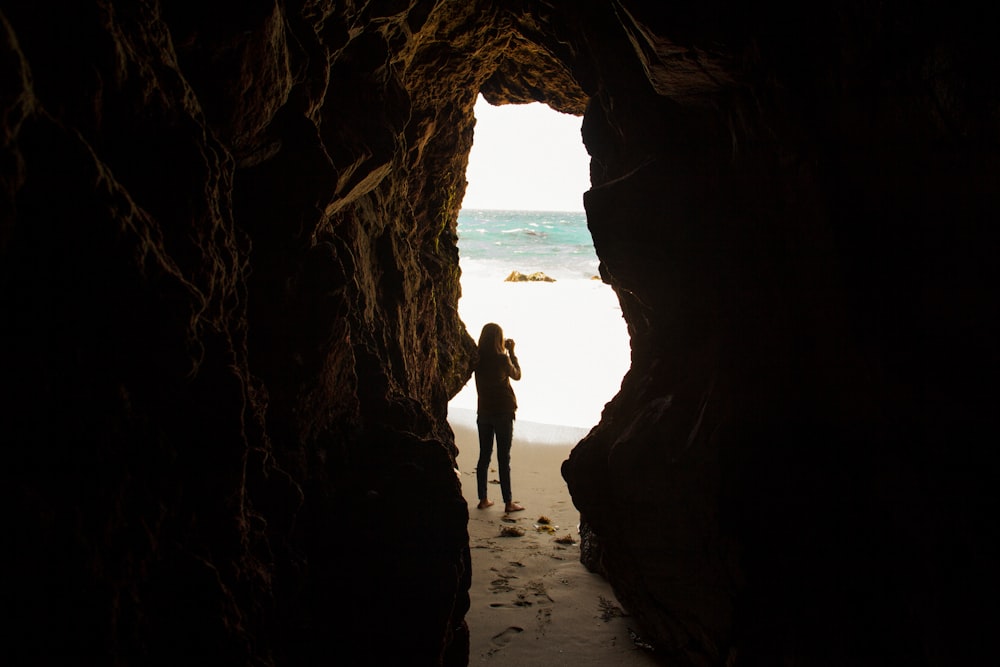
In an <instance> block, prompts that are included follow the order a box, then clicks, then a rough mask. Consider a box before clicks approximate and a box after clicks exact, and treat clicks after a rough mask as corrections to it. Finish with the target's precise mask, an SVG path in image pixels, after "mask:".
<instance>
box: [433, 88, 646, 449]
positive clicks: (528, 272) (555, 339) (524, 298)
mask: <svg viewBox="0 0 1000 667" xmlns="http://www.w3.org/2000/svg"><path fill="white" fill-rule="evenodd" d="M475 114H476V119H477V120H476V130H475V138H474V142H473V147H472V151H471V153H470V156H469V164H468V168H467V171H466V177H467V180H468V187H467V190H466V195H465V199H464V201H463V203H462V209H461V213H460V214H459V218H458V237H459V240H458V245H459V254H460V263H461V269H462V279H461V282H462V293H463V296H462V298H461V299H460V300H459V314H460V316H461V317H462V320H463V322H464V323H465V324H466V326H467V328H468V331H469V333H470V335H472V336H473V338H478V336H479V332H480V330H481V328H482V326H483V324H485V323H486V322H491V321H495V322H497V323H499V324H500V325H501V326H502V327H503V328H504V331H505V335H507V336H509V337H512V338H514V339H515V340H516V341H517V343H518V347H517V350H518V356H519V358H520V360H521V365H522V367H523V369H524V377H523V378H522V380H521V381H520V382H517V383H516V384H515V391H516V393H517V395H518V404H519V411H518V427H517V429H516V430H517V431H518V437H521V438H524V439H527V440H533V441H538V442H556V443H563V442H565V443H569V444H575V443H576V442H577V441H578V440H580V439H581V438H582V437H583V436H584V435H586V432H587V431H588V430H589V429H590V428H591V427H593V426H594V425H595V424H597V423H598V421H599V420H600V415H601V410H602V409H603V406H604V404H605V403H606V402H607V401H609V400H610V399H611V398H612V397H613V396H614V395H615V394H616V393H617V392H618V390H619V388H620V386H621V381H622V377H623V376H624V375H625V373H626V372H627V371H628V369H629V365H630V361H631V359H630V350H629V337H628V331H627V327H626V324H625V321H624V319H623V318H622V313H621V307H620V305H619V303H618V299H617V296H616V295H615V293H614V291H613V290H612V289H611V287H610V286H608V285H606V284H604V283H603V282H602V281H601V280H600V278H599V277H598V258H597V254H596V251H595V249H594V245H593V240H592V238H591V236H590V232H589V230H588V228H587V223H586V214H585V212H584V210H583V193H584V192H585V191H586V190H587V189H588V188H589V187H590V178H589V160H590V158H589V155H588V154H587V152H586V149H585V148H584V146H583V143H582V139H581V136H580V125H581V123H582V119H581V118H579V117H577V116H572V115H569V114H565V113H560V112H557V111H554V110H552V109H551V108H549V107H548V106H547V105H545V104H542V103H533V104H524V105H504V106H492V105H490V104H489V103H488V102H487V101H486V100H485V99H484V98H483V97H482V96H480V97H479V98H478V101H477V104H476V107H475ZM515 272H516V273H520V274H521V275H522V276H531V277H534V278H537V279H536V280H524V281H510V280H507V279H508V278H509V277H510V276H511V275H512V274H514V273H515ZM542 278H545V279H542ZM546 279H548V280H546ZM449 407H450V410H449V412H450V415H451V421H452V422H453V425H455V426H458V427H460V428H459V431H462V430H465V429H462V428H461V427H465V428H466V429H468V430H469V431H474V430H475V407H476V394H475V383H474V381H472V380H470V381H469V383H468V384H467V385H466V386H465V388H464V389H463V390H462V392H460V393H459V395H457V396H456V397H455V398H454V399H453V400H452V401H451V403H450V406H449ZM460 435H461V434H460ZM470 444H474V443H470Z"/></svg>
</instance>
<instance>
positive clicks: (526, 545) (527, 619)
mask: <svg viewBox="0 0 1000 667" xmlns="http://www.w3.org/2000/svg"><path fill="white" fill-rule="evenodd" d="M470 417H471V418H472V419H474V415H469V414H467V413H464V412H462V411H460V410H459V411H456V414H455V415H454V418H453V419H452V420H451V421H452V428H453V429H454V431H455V438H456V443H457V444H458V447H459V449H460V451H461V453H460V455H459V458H458V464H459V471H460V473H461V477H462V489H463V493H464V495H465V499H466V500H467V501H468V503H469V514H470V519H469V539H470V547H471V552H472V568H473V571H472V588H471V590H470V598H471V608H470V610H469V613H468V616H467V617H466V620H467V621H468V624H469V631H470V634H471V647H470V652H469V664H470V665H482V664H489V665H496V666H497V667H500V666H502V665H512V666H513V665H517V666H518V667H523V666H530V665H547V666H550V667H552V666H559V665H573V666H574V667H582V666H586V665H594V666H597V665H626V666H650V665H657V664H660V663H658V662H657V661H656V659H655V658H654V656H653V655H652V654H651V653H649V652H648V651H647V650H645V649H644V648H641V643H642V640H641V635H639V634H638V628H637V627H636V625H635V623H634V621H633V619H631V618H630V617H628V616H627V615H626V614H625V612H624V611H623V610H622V608H621V605H620V604H619V603H618V600H617V599H616V598H615V595H614V593H613V592H612V590H611V586H610V585H609V584H608V583H607V581H605V580H604V579H603V578H602V577H600V576H598V575H596V574H592V573H590V572H588V571H587V569H586V568H584V567H583V565H582V564H581V563H580V545H579V540H580V534H579V532H578V524H579V520H580V515H579V512H578V511H577V510H576V508H575V507H574V506H573V503H572V501H571V499H570V496H569V491H568V490H567V488H566V483H565V481H564V480H563V479H562V476H561V474H560V466H561V464H562V462H563V461H564V460H565V459H566V458H567V457H568V456H569V452H570V450H571V449H572V447H573V446H574V445H575V444H576V442H577V440H576V439H575V435H578V434H580V433H581V431H579V430H575V431H574V430H573V429H559V428H552V427H545V426H541V425H537V424H529V423H526V422H521V421H520V420H519V421H518V422H515V426H514V445H513V448H512V452H511V478H512V482H511V483H512V487H513V492H514V499H515V500H516V501H518V502H520V503H521V504H522V505H523V506H524V507H525V510H524V511H523V512H515V513H512V514H510V515H506V514H505V513H504V510H503V502H502V499H501V498H500V486H499V483H498V482H497V473H496V456H495V454H494V459H493V463H492V465H491V472H490V480H491V482H493V483H491V484H490V485H489V493H490V497H491V500H493V501H494V502H495V503H496V504H495V505H493V506H492V507H490V508H488V509H485V510H480V509H477V508H476V505H477V503H478V498H477V497H476V496H477V493H476V461H477V459H478V456H479V445H478V439H477V435H476V432H475V427H474V426H470V425H469V419H470ZM583 433H585V431H583ZM522 434H525V435H522ZM557 434H561V435H562V436H563V437H565V436H567V435H573V436H574V439H573V440H572V441H565V442H561V443H559V442H552V441H551V438H552V437H553V435H557ZM533 436H539V437H540V439H542V440H545V441H546V442H543V443H541V444H539V443H536V442H532V441H531V440H530V439H526V438H531V437H533ZM545 519H548V520H549V521H550V522H551V523H550V524H545V523H542V521H544V520H545ZM504 529H516V530H519V531H523V535H522V536H520V537H503V536H501V531H503V530H504ZM560 539H562V540H566V542H565V543H560V541H559V540H560ZM633 633H636V634H635V635H634V636H635V640H634V639H633ZM636 640H637V641H636ZM637 642H638V643H637Z"/></svg>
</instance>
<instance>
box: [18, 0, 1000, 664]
mask: <svg viewBox="0 0 1000 667" xmlns="http://www.w3.org/2000/svg"><path fill="white" fill-rule="evenodd" d="M784 4H785V3H757V4H754V5H748V4H745V3H736V2H728V1H724V0H723V1H720V2H702V3H680V2H641V1H640V0H587V1H583V2H577V1H573V2H570V1H568V0H550V1H547V2H541V1H528V0H523V1H517V0H511V1H508V2H499V1H491V0H475V1H470V2H452V1H446V0H438V1H436V2H435V1H426V0H383V1H378V0H372V1H368V2H363V1H360V0H358V1H354V2H352V1H347V2H331V1H329V0H311V1H310V0H283V1H278V0H270V1H269V0H255V1H253V2H235V1H226V2H214V3H201V4H191V3H161V2H157V1H155V0H148V1H142V2H125V1H116V0H101V1H95V2H90V3H62V4H58V3H57V4H52V3H46V2H21V1H17V0H12V1H9V2H7V1H5V2H4V3H3V5H2V6H0V127H2V130H3V135H2V139H3V145H2V147H0V312H2V317H0V332H2V341H3V347H2V350H0V387H2V394H0V405H2V414H0V424H2V426H0V429H2V434H3V435H2V443H3V444H2V448H3V466H2V468H3V471H4V479H3V484H2V488H3V503H4V504H3V506H4V508H5V509H6V512H7V521H6V524H5V528H4V534H5V537H6V538H7V539H6V540H5V547H4V566H3V568H2V572H3V580H2V587H3V591H4V602H5V607H6V610H7V611H8V614H6V617H7V618H8V620H7V621H6V622H5V624H4V626H3V628H4V641H3V650H4V652H5V654H6V655H7V656H8V657H9V658H10V659H11V660H12V662H9V664H23V663H36V664H37V663H56V662H60V661H62V660H64V656H66V655H69V654H71V655H74V656H77V657H85V656H89V657H97V658H100V659H101V662H105V663H111V664H119V665H127V664H143V665H150V664H154V665H155V664H163V665H168V664H169V665H176V664H186V661H187V660H189V659H190V657H191V656H192V655H198V656H211V659H212V662H213V664H254V665H272V664H273V665H292V664H315V660H316V658H315V656H323V659H324V661H325V662H329V663H330V664H373V665H375V664H378V665H386V664H409V665H425V664H426V665H449V666H450V665H464V664H467V661H468V643H467V642H468V630H467V628H466V626H465V622H464V615H465V612H466V610H467V608H468V595H467V591H468V586H469V569H468V563H469V550H468V536H467V533H466V521H467V518H468V514H467V507H466V504H465V501H464V500H463V498H462V494H461V489H460V488H459V485H458V483H457V482H456V479H455V475H454V472H453V459H454V453H455V450H454V441H453V436H452V434H451V431H450V429H449V427H448V425H447V421H446V410H447V401H448V398H449V397H450V396H451V395H453V394H454V393H455V392H456V391H457V390H458V388H459V387H460V386H461V385H462V384H463V383H464V382H465V380H466V379H467V378H468V376H469V366H470V358H471V357H470V355H471V352H472V347H473V346H472V340H471V338H470V337H469V336H468V334H467V333H466V331H465V328H464V326H463V325H462V323H461V322H460V321H459V319H458V316H457V312H456V308H455V307H456V303H457V299H458V295H459V271H458V254H457V248H456V236H455V224H456V217H457V213H458V210H459V208H460V205H461V201H462V196H463V193H464V188H465V180H464V170H465V165H466V159H467V155H468V150H469V147H470V145H471V138H472V128H473V122H474V121H473V117H472V105H473V102H474V100H475V97H476V95H477V93H478V92H479V91H482V93H483V94H484V95H485V96H486V97H487V99H489V100H490V101H491V102H493V103H508V102H525V101H532V100H538V101H543V102H546V103H548V104H549V105H551V106H552V107H554V108H556V109H559V110H562V111H566V112H571V113H577V114H583V115H584V130H583V135H584V141H585V144H586V146H587V148H588V150H589V152H590V154H591V156H592V167H591V173H592V182H593V187H592V189H591V190H590V191H589V192H588V193H587V194H586V197H585V203H586V207H587V213H588V220H589V224H590V227H591V230H592V233H593V237H594V241H595V245H596V247H597V251H598V254H599V256H600V258H601V260H602V267H601V270H602V276H603V278H604V279H605V281H607V282H608V283H610V284H611V285H612V286H613V287H614V289H615V290H616V292H617V293H618V295H619V298H620V300H621V303H622V307H623V311H624V313H625V315H626V319H627V321H628V323H629V328H630V332H631V336H632V344H633V362H632V369H631V371H630V373H629V374H628V376H627V377H626V379H625V381H624V383H623V386H622V391H621V393H620V394H619V395H618V396H617V397H616V398H615V399H614V401H613V402H612V403H611V404H610V405H609V407H608V408H607V410H606V411H605V414H604V416H603V419H602V421H601V423H600V424H599V425H598V426H597V427H596V428H595V429H594V430H593V431H592V432H591V434H590V435H589V436H588V437H587V438H586V439H585V440H583V441H582V442H581V443H580V444H579V445H578V446H577V447H576V448H575V450H574V451H573V453H572V455H571V457H570V458H569V460H568V461H567V462H566V463H565V464H564V466H563V475H564V477H565V479H566V480H567V483H568V484H569V489H570V491H571V493H572V496H573V499H574V502H575V504H576V505H577V507H578V508H579V509H580V510H581V514H582V517H583V520H584V532H585V535H586V542H585V549H584V553H585V554H587V555H586V558H585V560H586V564H587V565H588V567H590V568H592V569H594V570H595V571H599V572H601V573H602V574H603V575H604V576H605V577H606V578H607V579H608V580H609V581H610V582H611V583H612V585H613V586H614V588H615V591H616V593H617V594H618V596H619V598H620V600H621V601H622V602H623V603H624V604H625V606H626V607H628V609H629V611H630V613H631V614H632V615H633V616H634V617H636V618H637V619H638V620H639V621H640V622H641V623H642V627H643V629H644V632H646V633H647V635H648V636H649V637H650V638H652V639H653V640H654V643H655V645H656V648H657V653H658V655H661V656H663V657H664V660H665V661H667V662H668V663H669V664H674V665H723V664H725V665H729V666H733V665H773V664H785V665H831V664H851V665H886V664H913V665H953V664H965V663H971V662H976V661H977V660H976V658H977V657H978V656H979V655H980V652H981V651H984V650H985V649H986V647H987V646H988V645H989V641H990V639H989V637H990V634H989V633H990V632H991V631H992V627H991V618H992V616H993V614H991V613H990V612H988V611H986V610H988V609H989V608H990V607H991V605H992V602H993V599H992V597H991V596H990V593H989V591H990V590H991V589H992V585H993V584H994V583H995V580H996V575H995V573H994V567H993V564H994V560H995V559H994V556H995V555H996V551H995V547H993V546H991V545H993V544H994V543H995V541H994V539H993V538H994V535H993V533H994V532H995V528H992V527H991V526H993V524H994V523H995V519H994V517H993V516H992V513H991V511H990V507H991V505H992V501H993V498H994V496H995V490H994V488H993V485H994V482H995V480H996V479H997V476H996V467H995V464H994V463H993V459H994V458H995V457H993V456H992V455H991V453H992V449H993V448H994V444H993V443H995V442H996V441H997V427H996V417H995V415H996V398H997V394H996V390H995V384H996V382H995V378H996V375H997V373H996V371H997V345H996V341H997V339H998V336H997V333H998V332H997V326H996V320H997V299H996V293H995V287H994V286H995V285H996V284H997V282H998V281H997V276H996V273H997V270H996V264H997V263H996V260H995V257H996V250H997V243H996V241H997V231H996V221H997V220H998V213H1000V211H998V209H1000V202H998V196H997V193H998V192H1000V190H998V185H1000V183H998V173H1000V171H998V166H1000V165H998V158H1000V151H998V129H1000V124H998V109H1000V105H998V102H1000V90H998V77H997V74H996V73H997V71H1000V70H998V68H997V64H998V63H997V55H996V50H995V48H994V47H993V46H992V44H993V41H992V40H993V35H992V34H991V33H990V31H989V26H990V25H991V24H990V23H989V22H988V21H986V20H985V16H983V15H982V12H983V11H985V10H983V9H980V8H979V7H978V6H974V5H973V3H966V2H959V3H954V2H951V3H943V2H936V1H929V2H924V3H919V4H917V5H911V4H908V3H892V2H890V3H868V2H860V1H859V2H844V3H829V4H826V5H817V6H814V5H801V4H800V5H797V6H796V7H795V8H793V9H789V8H788V7H785V6H783V5H784ZM66 5H68V6H66ZM390 527H391V528H390ZM347 535H350V536H351V537H350V539H349V540H348V539H347V537H346V536H347ZM359 537H360V538H361V539H359ZM349 545H360V547H357V548H355V547H353V546H349ZM345 608H349V609H350V610H351V611H350V613H348V614H346V615H345V614H344V613H343V609H345Z"/></svg>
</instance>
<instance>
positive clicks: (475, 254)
mask: <svg viewBox="0 0 1000 667" xmlns="http://www.w3.org/2000/svg"><path fill="white" fill-rule="evenodd" d="M458 248H459V259H460V262H461V266H462V272H463V274H472V276H473V277H477V278H478V277H486V276H495V275H499V274H502V275H503V277H506V276H507V275H509V274H510V272H511V271H515V270H516V271H520V272H521V273H524V274H530V273H534V272H536V271H541V272H542V273H544V274H545V275H547V276H549V277H550V278H555V279H556V280H573V279H583V280H590V279H591V278H593V277H594V276H596V275H598V271H597V265H598V260H597V253H596V252H595V251H594V242H593V240H592V239H591V238H590V230H589V229H587V215H586V213H584V212H583V211H568V212H567V211H562V212H558V211H487V210H465V209H463V210H462V211H461V212H460V213H459V216H458Z"/></svg>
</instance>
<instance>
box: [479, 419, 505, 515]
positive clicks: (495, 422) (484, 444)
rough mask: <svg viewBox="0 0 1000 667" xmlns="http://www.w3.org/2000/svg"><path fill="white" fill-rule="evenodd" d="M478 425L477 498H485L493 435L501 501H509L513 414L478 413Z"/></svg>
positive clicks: (491, 456)
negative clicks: (495, 444)
mask: <svg viewBox="0 0 1000 667" xmlns="http://www.w3.org/2000/svg"><path fill="white" fill-rule="evenodd" d="M476 425H477V426H478V427H479V464H478V465H477V466H476V485H477V488H478V490H479V499H480V500H483V499H484V498H486V497H487V496H486V481H487V480H486V475H487V474H488V473H489V471H490V459H491V458H493V437H494V436H496V441H497V467H498V468H499V469H500V493H501V494H503V501H504V502H505V503H509V502H510V501H511V500H512V499H513V495H512V494H511V491H510V444H511V440H513V438H514V415H512V414H510V413H507V414H503V413H501V414H480V415H478V416H477V417H476Z"/></svg>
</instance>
